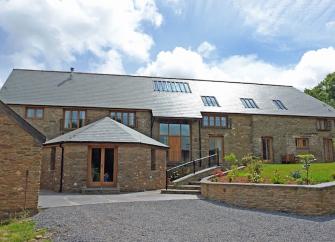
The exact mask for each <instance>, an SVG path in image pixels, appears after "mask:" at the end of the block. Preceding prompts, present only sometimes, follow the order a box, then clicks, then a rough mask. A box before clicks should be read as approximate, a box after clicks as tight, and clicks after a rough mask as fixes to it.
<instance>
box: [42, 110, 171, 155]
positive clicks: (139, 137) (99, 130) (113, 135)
mask: <svg viewBox="0 0 335 242" xmlns="http://www.w3.org/2000/svg"><path fill="white" fill-rule="evenodd" d="M88 142H89V143H129V144H130V143H132V144H147V145H153V146H159V147H164V148H168V146H166V145H165V144H162V143H160V142H158V141H157V140H154V139H152V138H150V137H148V136H146V135H144V134H142V133H140V132H138V131H136V130H134V129H131V128H129V127H127V126H125V125H124V124H121V123H119V122H117V121H115V120H113V119H111V118H110V117H105V118H103V119H100V120H98V121H96V122H94V123H91V124H89V125H86V126H84V127H82V128H79V129H76V130H74V131H72V132H69V133H66V134H64V135H61V136H59V137H56V138H54V139H52V140H49V141H47V142H45V145H51V144H57V143H88Z"/></svg>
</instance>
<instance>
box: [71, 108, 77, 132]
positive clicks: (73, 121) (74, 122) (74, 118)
mask: <svg viewBox="0 0 335 242" xmlns="http://www.w3.org/2000/svg"><path fill="white" fill-rule="evenodd" d="M77 123H78V111H72V117H71V124H72V128H78V124H77Z"/></svg>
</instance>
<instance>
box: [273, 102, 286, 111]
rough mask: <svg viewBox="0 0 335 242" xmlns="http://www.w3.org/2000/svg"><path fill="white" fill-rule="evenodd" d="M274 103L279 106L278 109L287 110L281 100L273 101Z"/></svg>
mask: <svg viewBox="0 0 335 242" xmlns="http://www.w3.org/2000/svg"><path fill="white" fill-rule="evenodd" d="M272 102H273V103H274V104H275V105H276V106H277V108H278V109H281V110H287V107H285V105H284V104H283V102H282V101H280V100H272Z"/></svg>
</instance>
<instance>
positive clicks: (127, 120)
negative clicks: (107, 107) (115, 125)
mask: <svg viewBox="0 0 335 242" xmlns="http://www.w3.org/2000/svg"><path fill="white" fill-rule="evenodd" d="M111 118H112V119H114V120H116V121H118V122H119V123H122V124H124V125H127V126H129V127H135V113H134V112H114V111H113V112H111Z"/></svg>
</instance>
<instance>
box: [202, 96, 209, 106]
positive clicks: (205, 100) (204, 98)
mask: <svg viewBox="0 0 335 242" xmlns="http://www.w3.org/2000/svg"><path fill="white" fill-rule="evenodd" d="M201 99H202V102H203V103H204V105H205V106H209V104H208V102H207V99H206V97H201Z"/></svg>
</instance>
